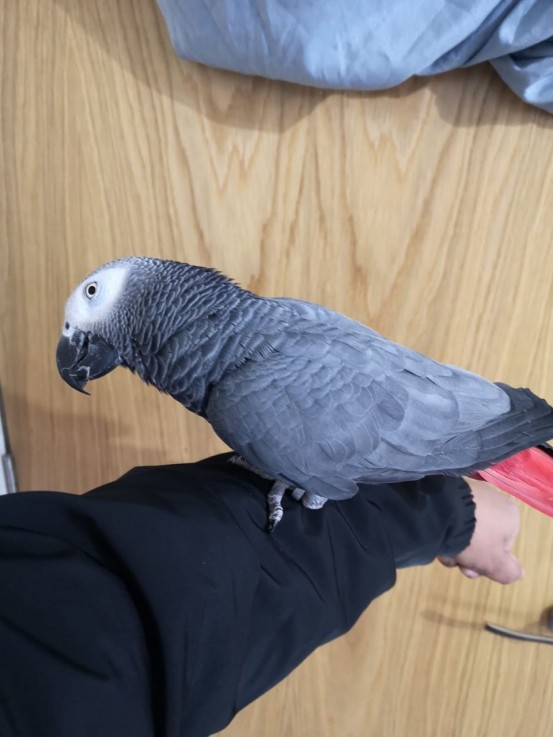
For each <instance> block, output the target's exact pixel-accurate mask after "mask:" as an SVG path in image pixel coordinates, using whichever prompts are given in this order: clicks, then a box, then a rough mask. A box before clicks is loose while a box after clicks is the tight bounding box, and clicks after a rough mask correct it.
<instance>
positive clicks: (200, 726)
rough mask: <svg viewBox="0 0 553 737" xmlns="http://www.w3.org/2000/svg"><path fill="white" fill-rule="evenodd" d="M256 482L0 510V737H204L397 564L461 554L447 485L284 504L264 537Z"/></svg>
mask: <svg viewBox="0 0 553 737" xmlns="http://www.w3.org/2000/svg"><path fill="white" fill-rule="evenodd" d="M269 485H270V483H269V482H266V481H263V480H262V479H260V478H258V477H257V476H255V475H254V474H251V473H249V472H247V471H244V470H243V469H239V468H237V467H236V466H234V465H232V464H229V463H227V457H226V456H222V457H217V458H214V459H208V460H206V461H203V462H200V463H197V464H189V465H182V466H169V467H159V468H142V469H135V470H134V471H131V472H129V473H128V474H126V475H125V476H123V477H122V478H121V479H119V480H117V481H115V482H113V483H112V484H108V485H106V486H104V487H101V488H100V489H97V490H95V491H93V492H91V493H89V494H88V495H85V496H83V497H77V496H72V495H68V494H56V493H45V492H42V493H27V494H20V495H13V496H10V497H7V498H5V499H2V500H0V520H1V521H0V587H1V590H2V597H0V653H1V659H0V733H1V734H2V735H6V736H8V735H12V734H13V735H16V734H33V737H54V736H55V737H69V735H71V737H73V735H75V734H79V737H88V735H90V737H92V735H94V736H95V737H96V735H98V734H102V735H103V737H111V736H112V735H113V736H114V737H115V735H117V737H120V735H122V734H131V733H132V734H133V737H150V735H154V734H156V735H158V734H160V735H163V736H164V737H177V735H179V736H180V735H182V734H186V735H188V737H205V736H206V735H208V734H210V733H213V732H216V731H218V730H220V729H222V728H223V727H224V726H225V725H226V724H228V722H229V721H230V720H231V719H232V716H233V715H234V713H235V712H236V711H237V710H239V709H241V708H242V707H243V706H245V705H246V704H247V703H249V702H250V701H252V700H253V699H255V698H256V697H257V696H259V695H260V694H261V693H263V692H264V691H266V690H267V689H269V688H270V687H271V686H272V685H274V684H275V683H276V682H278V681H279V680H281V679H282V678H284V677H285V676H286V675H287V674H288V673H289V672H290V671H291V670H292V669H293V668H294V667H296V665H298V663H299V662H301V661H302V660H303V659H304V658H305V657H307V656H308V655H309V653H310V652H312V651H313V650H314V649H315V648H317V647H318V646H320V645H321V644H323V643H324V642H327V641H328V640H330V639H332V638H334V637H336V636H338V635H340V634H342V633H343V632H345V631H347V630H348V629H349V628H350V627H351V626H352V625H353V624H354V623H355V621H356V620H357V618H358V617H359V615H360V614H361V612H362V611H363V610H364V609H365V608H366V606H367V605H368V604H369V603H370V602H371V600H372V599H374V598H375V597H376V596H378V595H380V594H381V593H383V592H384V591H386V590H387V589H389V588H391V587H392V586H393V584H394V581H395V572H396V567H397V566H401V565H408V564H417V563H423V562H429V561H430V560H432V559H433V558H435V557H436V556H437V555H447V556H455V555H456V554H458V553H461V551H462V550H463V548H467V546H468V547H469V548H470V545H469V543H470V540H471V536H472V533H473V525H474V509H473V505H472V501H471V499H470V495H469V494H468V493H467V491H468V487H467V486H466V484H465V483H464V482H463V481H459V480H454V479H434V480H425V481H421V482H417V483H415V484H411V485H398V486H395V487H392V486H388V487H372V488H367V489H364V490H363V491H361V493H360V494H358V495H357V497H355V498H354V499H351V500H349V501H347V502H340V503H332V502H330V503H328V504H327V505H326V506H325V507H324V509H322V510H320V511H311V510H306V509H304V508H303V507H302V506H301V505H299V504H297V503H296V502H294V501H293V500H288V501H287V502H286V505H285V506H286V510H285V515H284V519H283V520H282V522H281V523H280V525H279V526H278V528H277V530H276V531H275V532H274V534H272V535H271V534H268V533H267V532H266V531H265V525H266V500H265V493H266V491H267V489H268V487H269ZM476 516H477V519H478V516H479V515H478V510H477V514H476ZM479 524H482V525H485V524H486V523H485V520H484V518H482V520H481V521H479ZM122 725H127V726H122ZM129 730H130V731H129Z"/></svg>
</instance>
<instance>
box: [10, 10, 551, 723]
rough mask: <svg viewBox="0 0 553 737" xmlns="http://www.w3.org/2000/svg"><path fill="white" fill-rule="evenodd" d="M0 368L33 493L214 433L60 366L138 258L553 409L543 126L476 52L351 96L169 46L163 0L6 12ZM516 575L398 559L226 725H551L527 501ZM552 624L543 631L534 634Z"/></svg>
mask: <svg viewBox="0 0 553 737" xmlns="http://www.w3.org/2000/svg"><path fill="white" fill-rule="evenodd" d="M0 34H1V36H0V99H1V117H0V125H1V144H0V145H1V149H0V249H1V267H0V295H1V305H0V349H1V354H0V375H1V383H2V387H3V391H4V396H5V402H6V411H7V417H8V422H9V426H10V430H11V440H12V446H13V451H14V454H15V461H16V464H17V470H18V477H19V482H20V486H21V487H22V488H24V489H63V490H66V491H71V492H82V491H83V490H85V489H88V488H90V487H92V486H94V485H96V484H99V483H100V482H103V481H106V480H108V479H111V478H113V477H114V476H115V475H116V474H119V473H121V472H123V471H125V470H127V469H128V468H129V467H131V466H133V465H137V464H145V463H146V464H151V463H164V462H177V461H182V460H189V459H196V458H200V457H202V456H205V455H207V454H210V453H213V452H215V451H218V450H219V449H220V448H221V447H222V446H221V445H220V443H219V442H218V441H217V440H216V439H215V438H214V436H213V434H212V433H211V431H210V429H209V428H208V427H207V425H205V424H204V423H203V421H201V420H198V419H197V418H194V417H192V416H191V415H189V414H188V413H186V412H185V411H184V410H182V409H181V408H180V407H179V406H178V405H177V404H176V403H174V402H172V401H171V400H170V399H168V398H165V397H161V396H159V395H158V394H157V393H156V392H155V391H154V390H152V389H147V388H145V387H142V386H141V385H140V383H139V382H138V381H137V380H136V379H135V378H133V377H132V376H131V375H130V374H127V373H125V372H124V371H123V370H121V371H116V372H115V373H114V374H112V375H110V376H109V377H108V378H106V379H104V380H103V381H100V382H98V383H97V384H94V385H93V386H92V392H93V393H92V397H91V398H86V397H83V396H81V395H78V394H77V393H75V392H72V391H71V390H70V389H69V388H68V387H67V386H66V385H65V384H63V383H62V382H61V380H60V379H59V377H58V375H57V372H56V368H55V359H54V354H55V347H56V342H57V338H58V335H59V331H60V328H61V323H62V310H63V303H64V300H65V298H66V296H67V295H68V293H69V291H70V289H71V288H72V287H73V286H74V285H75V284H76V283H77V282H78V281H79V280H80V279H81V278H82V277H83V276H84V275H85V274H86V273H87V272H88V271H89V270H91V269H92V268H93V267H95V266H96V265H98V264H100V263H101V262H103V261H106V260H109V259H111V258H114V257H116V256H125V255H128V254H134V253H138V254H149V255H153V256H162V257H171V258H177V259H181V260H187V261H190V262H197V263H201V264H205V265H213V266H217V267H218V268H219V269H221V270H223V271H225V272H227V273H228V274H230V275H232V276H233V277H234V278H236V279H237V280H238V281H239V282H241V283H242V284H243V285H245V286H247V287H249V288H251V289H254V290H258V291H260V292H262V293H264V294H267V295H277V294H278V295H280V294H287V295H290V296H296V297H302V298H305V299H311V300H315V301H318V302H322V303H324V304H326V305H329V306H331V307H333V308H336V309H339V310H341V311H343V312H346V313H348V314H349V315H351V316H353V317H355V318H357V319H359V320H362V321H364V322H366V323H369V324H371V325H372V326H373V327H375V328H376V329H378V330H380V331H381V332H384V333H385V334H386V335H387V336H389V337H391V338H393V339H395V340H398V341H400V342H404V343H406V344H408V345H410V346H412V347H414V348H416V349H418V350H421V351H423V352H426V353H429V354H431V355H432V356H434V357H436V358H438V359H441V360H446V361H448V362H451V363H457V364H461V365H463V366H465V367H467V368H470V369H473V370H475V371H478V372H481V373H483V374H485V375H486V376H488V377H489V378H493V379H498V380H505V381H508V382H510V383H513V384H516V385H520V384H524V385H530V386H532V388H533V389H534V390H535V391H537V392H541V393H542V394H543V395H544V396H545V397H547V398H548V399H549V400H550V401H553V379H552V376H553V323H552V314H553V290H552V284H553V256H552V253H551V249H552V244H551V228H552V223H553V145H552V141H553V136H552V134H553V118H551V117H548V116H547V115H546V114H545V113H541V112H539V111H536V110H533V109H531V108H529V107H526V106H525V105H523V104H522V103H521V102H519V101H518V100H517V99H516V98H515V97H514V96H513V95H512V94H511V93H510V92H509V91H508V90H507V89H506V88H505V87H504V86H503V85H502V83H501V82H500V81H499V80H498V79H497V78H496V77H495V75H494V73H493V72H492V71H491V70H490V69H489V68H487V67H479V68H475V69H472V70H470V71H466V72H459V73H453V74H449V75H446V76H442V77H440V78H434V79H431V80H421V81H413V82H410V83H407V84H405V85H403V86H402V87H401V88H399V89H398V90H397V91H393V92H386V93H382V94H353V93H352V94H340V93H330V92H324V91H319V90H310V89H303V88H301V87H295V86H291V85H286V84H279V83H275V82H270V81H265V80H259V79H251V78H244V77H240V76H236V75H233V74H229V73H225V72H221V71H216V70H209V69H205V68H202V67H200V66H197V65H194V64H190V63H185V62H182V61H179V60H178V59H177V58H176V56H175V55H174V53H173V51H172V49H171V46H170V44H169V41H168V37H167V33H166V30H165V27H164V25H163V23H162V20H161V17H160V15H159V13H158V12H157V9H156V6H155V3H154V2H153V0H87V2H85V1H84V0H82V1H80V2H79V1H77V2H76V1H75V0H41V2H36V0H18V1H17V2H5V3H1V4H0ZM517 552H518V554H519V556H520V558H521V559H522V561H523V564H524V566H525V568H526V578H525V580H524V581H523V582H521V583H519V584H516V585H514V586H512V587H507V588H501V587H499V586H496V585H491V584H488V583H487V582H485V581H479V582H470V581H467V580H464V579H462V577H461V576H460V575H458V574H457V573H455V572H450V571H447V570H445V569H441V568H440V567H439V566H438V565H434V566H430V567H428V568H426V569H421V570H412V571H406V572H403V573H402V574H401V575H400V577H399V582H398V585H397V587H396V588H395V590H394V591H392V592H391V593H389V594H387V595H386V596H384V597H383V598H382V599H381V600H379V601H378V602H377V603H375V605H374V606H373V607H371V609H370V610H369V611H368V612H367V613H366V614H365V615H364V617H363V618H362V620H361V621H360V622H359V624H358V625H357V626H356V627H355V628H354V630H353V631H352V632H351V633H350V634H349V635H348V636H346V637H343V638H341V639H340V640H338V641H336V642H334V643H332V644H331V645H329V646H327V647H325V648H323V649H321V650H320V651H318V652H317V653H315V654H314V655H313V656H312V657H311V658H310V659H309V660H308V662H306V663H305V664H304V665H303V666H302V667H301V668H299V669H298V670H297V671H296V672H295V673H294V674H292V675H291V676H290V677H289V678H288V679H287V680H286V681H285V682H284V683H282V684H280V685H279V686H278V687H277V688H275V689H274V690H273V691H272V692H271V693H270V694H268V695H266V696H265V697H264V698H262V699H260V700H259V701H258V702H257V703H255V704H253V705H252V706H251V707H249V708H248V709H246V710H245V711H244V712H243V713H241V714H240V715H239V716H238V717H237V718H236V720H235V722H234V723H233V724H232V725H231V726H230V727H229V728H228V729H227V730H226V731H225V732H224V734H225V736H226V737H281V736H282V735H286V737H288V735H290V736H291V737H313V736H314V735H317V737H373V736H374V737H406V736H408V737H435V736H437V735H439V736H440V737H448V736H451V737H453V736H455V737H480V736H485V737H515V736H516V737H519V736H520V737H522V736H524V737H526V736H527V735H534V736H536V737H542V736H544V737H545V736H546V735H549V734H550V733H551V724H552V723H553V698H552V697H553V686H552V681H551V673H552V667H553V648H550V647H548V646H547V645H532V644H521V643H517V642H514V641H510V640H503V639H500V638H497V637H494V636H493V635H491V634H488V633H486V632H484V631H483V629H482V623H483V622H484V620H485V619H490V620H492V621H497V622H501V623H503V624H505V625H508V626H514V627H521V628H528V629H532V628H534V629H536V630H540V623H539V618H540V614H541V612H542V611H543V609H544V608H545V607H546V606H548V605H550V604H553V563H552V561H553V527H552V523H551V522H550V521H549V520H548V519H545V518H543V517H540V516H539V515H538V514H537V513H534V512H532V511H531V510H525V511H524V527H523V532H522V534H521V537H520V542H519V544H518V548H517ZM540 631H541V630H540Z"/></svg>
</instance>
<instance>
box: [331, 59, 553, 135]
mask: <svg viewBox="0 0 553 737" xmlns="http://www.w3.org/2000/svg"><path fill="white" fill-rule="evenodd" d="M422 90H427V91H429V92H430V93H431V94H432V96H433V98H434V102H435V105H436V109H437V110H438V113H439V115H440V117H441V119H442V120H444V121H445V122H447V123H449V124H450V125H453V126H455V127H458V128H475V127H486V126H496V125H501V126H506V127H520V126H524V125H536V126H537V127H539V128H553V115H550V114H549V113H546V112H545V111H544V110H540V109H539V108H536V107H533V106H532V105H528V104H527V103H525V102H524V101H523V100H521V99H520V98H518V97H517V96H516V95H515V94H514V92H513V91H512V90H510V89H509V87H507V85H506V84H505V83H504V82H503V81H502V80H501V78H500V77H499V76H498V75H497V74H496V72H495V71H494V69H493V68H492V67H491V65H489V64H487V63H484V64H479V65H478V66H474V67H470V68H468V69H455V70H453V71H451V72H445V73H443V74H438V75H435V76H432V77H413V78H412V79H410V80H408V81H407V82H404V83H403V84H401V85H399V86H398V87H394V88H393V89H390V90H383V91H380V92H355V91H351V92H345V93H344V94H345V95H347V96H348V97H350V98H355V99H359V98H363V99H368V100H370V99H371V98H377V97H379V98H387V99H393V100H398V99H407V98H409V97H412V96H414V95H416V94H418V93H420V92H421V91H422Z"/></svg>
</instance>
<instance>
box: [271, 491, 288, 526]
mask: <svg viewBox="0 0 553 737" xmlns="http://www.w3.org/2000/svg"><path fill="white" fill-rule="evenodd" d="M288 488H289V487H288V486H287V485H286V484H285V483H284V482H283V481H275V483H274V484H273V486H272V488H271V491H270V492H269V493H268V495H267V505H268V507H269V519H268V522H267V530H268V531H269V532H273V530H274V529H275V527H276V526H277V525H278V523H279V522H280V520H281V519H282V515H283V514H284V509H283V508H282V497H283V496H284V494H285V493H286V489H288Z"/></svg>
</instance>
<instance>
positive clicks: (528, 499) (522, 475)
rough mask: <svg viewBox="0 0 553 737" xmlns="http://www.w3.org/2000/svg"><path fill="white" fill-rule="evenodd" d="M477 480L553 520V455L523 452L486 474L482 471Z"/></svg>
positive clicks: (532, 450)
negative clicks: (486, 482) (500, 490)
mask: <svg viewBox="0 0 553 737" xmlns="http://www.w3.org/2000/svg"><path fill="white" fill-rule="evenodd" d="M475 478H482V479H484V480H485V481H489V482H490V484H494V486H497V487H498V488H500V489H502V490H503V491H506V492H507V493H508V494H512V495H513V496H516V497H517V498H518V499H520V500H521V501H523V502H525V503H526V504H529V505H530V506H531V507H534V508H535V509H538V510H539V511H540V512H543V513H544V514H548V515H549V516H550V517H553V456H551V455H549V454H548V453H546V452H545V451H544V450H541V449H540V448H529V449H528V450H523V451H521V452H520V453H517V454H516V455H514V456H511V457H510V458H507V460H505V461H501V463H496V464H495V466H491V467H490V468H487V469H486V470H485V471H479V472H478V473H477V474H475Z"/></svg>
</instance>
